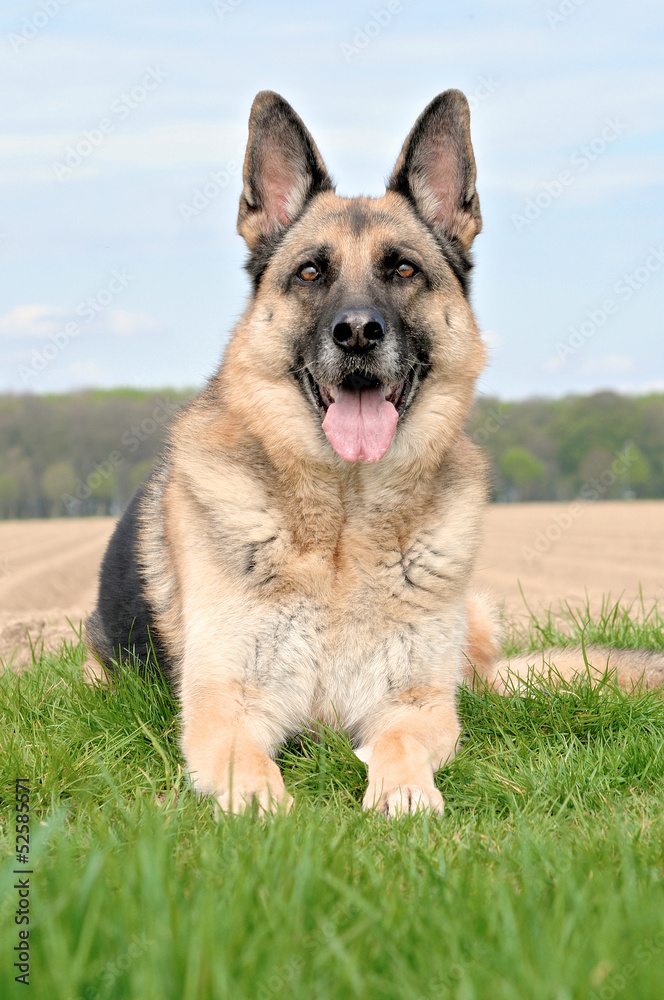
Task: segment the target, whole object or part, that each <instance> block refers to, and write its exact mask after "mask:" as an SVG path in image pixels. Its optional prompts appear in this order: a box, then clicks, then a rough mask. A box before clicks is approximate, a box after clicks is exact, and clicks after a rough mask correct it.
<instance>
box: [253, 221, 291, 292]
mask: <svg viewBox="0 0 664 1000" xmlns="http://www.w3.org/2000/svg"><path fill="white" fill-rule="evenodd" d="M287 232H288V230H287V229H286V227H285V226H282V227H281V228H280V229H275V230H273V232H271V233H270V234H269V236H261V237H260V239H259V241H258V243H257V244H256V246H255V248H254V249H253V250H252V251H251V253H250V254H249V256H248V257H247V259H246V261H245V264H244V268H245V270H246V271H247V273H248V274H249V277H250V278H251V281H252V284H253V287H254V292H256V291H258V288H259V286H260V283H261V279H262V277H263V275H264V274H265V272H266V271H267V267H268V264H269V263H270V261H271V260H272V258H273V256H274V255H275V253H276V252H277V250H278V249H279V247H280V246H281V244H282V243H283V241H284V237H285V236H286V233H287Z"/></svg>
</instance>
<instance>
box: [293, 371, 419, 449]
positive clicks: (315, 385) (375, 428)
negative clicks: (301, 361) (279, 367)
mask: <svg viewBox="0 0 664 1000" xmlns="http://www.w3.org/2000/svg"><path fill="white" fill-rule="evenodd" d="M306 373H307V379H308V382H309V388H310V390H311V394H312V396H313V398H314V401H315V403H316V405H317V407H318V409H319V411H320V413H321V416H322V417H323V431H324V432H325V436H326V437H327V440H328V441H329V442H330V444H331V445H332V447H333V448H334V450H335V451H336V453H337V455H339V456H340V457H341V458H343V459H345V460H346V461H347V462H378V461H380V459H381V458H383V456H384V455H385V453H386V452H387V450H388V448H389V447H390V445H391V443H392V438H393V437H394V433H395V431H396V428H397V422H398V420H399V416H400V414H401V413H402V411H403V410H404V408H405V406H406V403H407V402H408V399H409V397H410V394H411V390H412V388H413V382H414V379H415V374H414V372H412V371H411V372H410V373H409V374H408V375H407V376H406V377H405V378H404V379H402V380H401V382H393V383H384V382H381V381H380V380H379V379H378V378H377V377H376V376H374V375H371V374H370V373H368V372H354V373H353V374H352V375H346V376H345V378H344V379H343V380H342V381H341V382H340V383H339V384H338V385H324V384H322V383H320V382H316V381H315V379H314V378H313V376H312V375H311V373H310V372H309V370H308V369H306Z"/></svg>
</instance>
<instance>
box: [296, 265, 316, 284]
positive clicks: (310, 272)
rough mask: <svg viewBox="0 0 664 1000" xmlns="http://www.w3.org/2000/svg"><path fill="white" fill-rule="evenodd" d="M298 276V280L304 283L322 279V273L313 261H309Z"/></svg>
mask: <svg viewBox="0 0 664 1000" xmlns="http://www.w3.org/2000/svg"><path fill="white" fill-rule="evenodd" d="M297 276H298V278H301V279H302V281H315V280H316V278H319V277H320V271H319V270H318V268H317V267H316V265H315V264H312V262H311V261H307V263H306V264H303V265H302V267H301V268H300V270H299V271H298V272H297Z"/></svg>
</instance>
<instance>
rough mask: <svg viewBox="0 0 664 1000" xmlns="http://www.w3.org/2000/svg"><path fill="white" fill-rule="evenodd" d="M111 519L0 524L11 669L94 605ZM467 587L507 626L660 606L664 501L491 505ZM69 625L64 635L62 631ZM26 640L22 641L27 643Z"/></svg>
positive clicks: (1, 607)
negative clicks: (545, 610)
mask: <svg viewBox="0 0 664 1000" xmlns="http://www.w3.org/2000/svg"><path fill="white" fill-rule="evenodd" d="M114 524H115V520H114V519H113V518H107V517H100V518H80V519H50V520H43V521H37V520H34V521H2V522H0V656H2V657H3V659H4V660H5V662H11V663H12V664H14V665H20V664H23V663H26V662H29V660H30V640H31V641H32V643H33V645H37V646H39V645H40V644H41V643H42V642H43V643H44V644H45V645H46V646H47V647H53V646H57V645H59V643H60V642H61V640H62V639H65V638H66V639H72V638H73V637H74V631H73V629H74V628H75V629H80V625H81V620H82V619H83V618H84V617H85V615H86V614H87V613H88V612H89V611H90V610H91V608H92V607H93V606H94V602H95V592H96V587H97V575H98V572H99V566H100V563H101V559H102V556H103V554H104V549H105V547H106V543H107V542H108V539H109V537H110V535H111V532H112V530H113V526H114ZM473 583H474V586H476V587H480V588H484V589H488V590H490V591H491V592H492V593H493V595H494V596H495V598H496V600H497V602H498V603H502V604H504V605H505V609H506V612H507V614H508V615H509V616H510V617H515V616H518V615H521V614H523V613H524V612H525V607H524V603H523V600H522V597H521V594H520V590H519V585H520V586H521V587H522V588H523V592H524V594H525V595H526V598H527V600H528V603H529V605H530V606H531V607H532V608H533V609H540V608H542V607H550V606H553V607H554V608H556V607H558V606H559V604H560V603H561V602H569V603H570V604H572V605H580V604H585V601H586V598H588V599H589V600H590V603H591V606H592V607H593V608H595V609H597V608H598V607H599V606H600V605H601V602H602V598H603V597H605V596H607V595H610V596H611V598H613V599H614V600H616V599H618V598H622V599H623V600H625V601H627V602H631V601H635V600H639V599H640V594H642V596H643V600H644V601H645V604H646V606H647V607H649V606H651V605H652V603H653V602H654V601H655V600H661V599H662V598H664V501H654V500H653V501H650V500H644V501H633V502H603V503H602V502H598V503H583V504H581V503H579V504H571V505H570V504H553V503H542V504H494V505H492V506H491V507H489V508H488V510H487V514H486V519H485V535H484V542H483V545H482V548H481V551H480V554H479V557H478V560H477V567H476V571H475V577H474V581H473ZM69 622H71V625H70V624H69ZM28 637H29V638H28Z"/></svg>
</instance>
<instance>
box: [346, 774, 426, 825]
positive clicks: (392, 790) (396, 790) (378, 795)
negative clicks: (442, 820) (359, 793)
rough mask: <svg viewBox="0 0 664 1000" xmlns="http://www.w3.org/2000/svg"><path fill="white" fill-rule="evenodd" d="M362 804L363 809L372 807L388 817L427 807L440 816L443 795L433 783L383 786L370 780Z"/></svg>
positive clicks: (423, 809)
mask: <svg viewBox="0 0 664 1000" xmlns="http://www.w3.org/2000/svg"><path fill="white" fill-rule="evenodd" d="M362 806H363V808H364V809H374V810H375V811H376V812H377V813H381V814H382V815H383V816H386V817H388V819H394V818H396V817H398V816H405V815H412V814H413V813H417V812H424V811H425V810H427V809H431V810H432V811H433V812H434V813H436V814H437V815H439V816H441V815H442V812H443V796H442V795H441V794H440V792H439V791H438V789H437V788H436V786H435V785H433V784H432V785H419V784H413V783H408V784H405V783H404V784H401V785H395V786H394V787H385V786H384V785H382V784H381V785H379V784H378V783H377V782H370V784H369V787H368V788H367V791H366V794H365V796H364V799H363V800H362Z"/></svg>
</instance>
